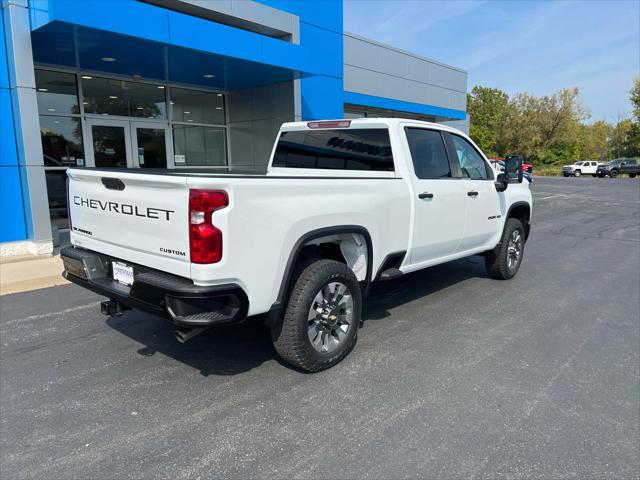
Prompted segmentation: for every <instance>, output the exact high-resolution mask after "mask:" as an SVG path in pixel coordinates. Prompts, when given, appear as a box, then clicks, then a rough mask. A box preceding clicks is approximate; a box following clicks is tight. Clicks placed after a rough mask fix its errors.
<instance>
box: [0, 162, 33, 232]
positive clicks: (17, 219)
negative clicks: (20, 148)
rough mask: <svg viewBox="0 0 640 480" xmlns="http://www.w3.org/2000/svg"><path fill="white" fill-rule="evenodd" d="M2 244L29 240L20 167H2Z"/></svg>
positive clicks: (0, 186)
mask: <svg viewBox="0 0 640 480" xmlns="http://www.w3.org/2000/svg"><path fill="white" fill-rule="evenodd" d="M0 205H2V208H0V242H14V241H18V240H25V239H26V238H27V228H26V225H25V221H24V205H23V203H22V191H21V187H20V172H19V169H18V167H4V166H0Z"/></svg>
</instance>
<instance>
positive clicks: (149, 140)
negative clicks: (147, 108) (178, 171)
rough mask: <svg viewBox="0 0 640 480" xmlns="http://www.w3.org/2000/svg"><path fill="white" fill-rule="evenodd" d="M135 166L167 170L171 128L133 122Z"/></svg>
mask: <svg viewBox="0 0 640 480" xmlns="http://www.w3.org/2000/svg"><path fill="white" fill-rule="evenodd" d="M131 138H132V140H133V142H132V143H133V145H132V146H133V153H134V155H133V165H134V166H135V167H141V168H167V166H168V165H167V159H168V158H169V152H168V143H169V142H167V139H168V138H169V127H168V126H167V125H161V124H158V123H151V122H131Z"/></svg>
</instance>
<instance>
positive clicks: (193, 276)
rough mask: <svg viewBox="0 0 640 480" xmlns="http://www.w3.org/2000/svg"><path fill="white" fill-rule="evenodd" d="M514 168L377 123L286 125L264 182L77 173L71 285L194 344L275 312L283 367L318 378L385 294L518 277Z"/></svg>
mask: <svg viewBox="0 0 640 480" xmlns="http://www.w3.org/2000/svg"><path fill="white" fill-rule="evenodd" d="M506 163H507V165H506V168H505V173H502V174H495V173H494V171H493V170H492V169H491V166H490V165H489V163H488V162H487V159H486V157H485V156H484V155H483V154H482V152H481V151H480V150H479V149H478V147H477V146H476V145H475V144H474V143H473V142H472V141H471V140H470V139H469V137H467V136H466V135H464V134H463V133H462V132H460V131H458V130H455V129H453V128H451V127H447V126H444V125H439V124H433V123H426V122H420V121H414V120H403V119H384V118H364V119H357V120H332V121H313V122H308V123H307V122H296V123H286V124H284V125H283V126H282V127H281V129H280V133H279V134H278V137H277V139H276V142H275V148H274V149H273V154H272V158H271V160H270V161H269V166H268V169H267V172H266V174H257V173H255V174H239V173H234V172H233V171H231V173H227V174H224V173H220V172H217V171H213V172H207V171H203V170H194V171H188V170H173V171H166V170H158V171H154V172H153V173H152V174H149V170H144V171H142V170H139V171H135V170H113V169H97V168H96V169H94V168H92V169H79V168H71V169H69V170H68V177H69V181H68V194H69V204H70V210H69V223H70V225H71V243H72V246H69V247H66V248H64V249H63V250H62V252H61V256H62V259H63V261H64V276H65V278H67V279H68V280H70V281H72V282H74V283H76V284H78V285H81V286H83V287H85V288H87V289H89V290H92V291H94V292H97V293H99V294H101V295H104V296H105V297H107V298H109V300H107V301H104V302H103V303H102V305H101V309H102V312H103V313H105V314H110V315H111V314H116V315H117V314H121V313H122V312H123V311H124V310H126V309H130V308H136V309H140V310H145V311H149V312H152V313H155V314H158V315H161V316H164V317H165V318H167V319H168V320H169V321H171V322H172V323H173V324H174V325H175V326H176V328H177V330H176V336H177V337H178V340H181V341H186V340H188V339H189V338H191V337H193V336H194V335H196V334H198V333H200V332H201V331H203V330H204V329H206V328H208V327H212V326H214V325H224V324H230V323H235V322H239V321H242V320H244V319H245V318H246V317H247V316H256V315H260V314H265V315H263V316H262V318H263V319H264V320H265V321H266V323H267V324H268V325H270V327H271V332H272V340H273V344H274V346H275V349H276V351H277V352H278V353H279V354H280V356H281V357H282V358H283V359H284V360H285V361H287V362H289V363H291V364H292V365H295V366H297V367H299V368H301V369H304V370H308V371H319V370H322V369H325V368H329V367H331V366H333V365H335V364H336V363H337V362H339V361H340V360H341V359H342V358H344V357H345V356H346V355H347V354H348V353H349V352H350V351H351V350H352V348H353V347H354V345H355V343H356V338H357V334H358V328H359V326H360V324H361V321H362V318H361V312H362V303H363V297H366V295H367V293H368V292H369V287H370V285H371V283H372V282H375V281H381V280H390V279H393V278H396V277H399V276H401V275H403V274H405V273H409V272H413V271H416V270H420V269H423V268H427V267H430V266H432V265H436V264H440V263H444V262H448V261H450V260H454V259H457V258H462V257H466V256H469V255H474V254H481V255H483V256H484V259H485V266H486V269H487V271H488V273H489V275H490V276H491V277H494V278H498V279H509V278H512V277H513V276H515V275H516V273H517V272H518V269H519V267H520V265H521V262H522V258H523V254H524V246H525V241H526V240H527V237H528V235H529V230H530V217H531V205H532V199H531V191H530V190H529V185H528V183H527V182H524V183H523V182H522V170H521V168H519V164H518V163H517V162H513V161H507V162H506ZM238 355H242V352H238Z"/></svg>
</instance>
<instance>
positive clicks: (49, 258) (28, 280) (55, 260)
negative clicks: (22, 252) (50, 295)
mask: <svg viewBox="0 0 640 480" xmlns="http://www.w3.org/2000/svg"><path fill="white" fill-rule="evenodd" d="M62 270H63V267H62V259H61V258H60V255H43V256H36V255H26V256H21V257H3V258H0V295H7V294H9V293H18V292H27V291H29V290H37V289H40V288H47V287H54V286H56V285H64V284H66V283H69V282H67V281H66V280H65V279H64V278H62V275H61V273H62Z"/></svg>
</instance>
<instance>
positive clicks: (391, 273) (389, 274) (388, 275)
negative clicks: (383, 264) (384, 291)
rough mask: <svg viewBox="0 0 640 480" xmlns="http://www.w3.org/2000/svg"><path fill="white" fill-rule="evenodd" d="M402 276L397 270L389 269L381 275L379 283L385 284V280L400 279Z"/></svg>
mask: <svg viewBox="0 0 640 480" xmlns="http://www.w3.org/2000/svg"><path fill="white" fill-rule="evenodd" d="M401 276H402V272H401V271H400V270H398V269H397V268H387V269H386V270H385V271H384V272H382V273H381V274H380V277H379V278H378V280H379V281H381V282H383V281H385V280H393V279H394V278H398V277H401Z"/></svg>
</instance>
